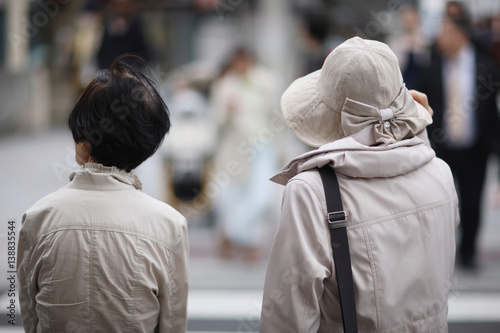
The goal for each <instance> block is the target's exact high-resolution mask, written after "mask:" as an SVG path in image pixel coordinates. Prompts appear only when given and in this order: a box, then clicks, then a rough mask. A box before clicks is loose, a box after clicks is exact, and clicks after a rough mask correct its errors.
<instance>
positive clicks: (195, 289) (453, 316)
mask: <svg viewBox="0 0 500 333" xmlns="http://www.w3.org/2000/svg"><path fill="white" fill-rule="evenodd" d="M73 149H74V148H73V143H72V138H71V135H70V133H69V131H68V130H66V129H56V130H52V131H50V132H46V133H39V134H26V135H21V134H16V135H13V136H8V137H3V138H0V158H1V161H2V163H1V164H0V225H1V228H0V309H1V310H0V313H1V317H0V331H2V332H5V333H8V332H22V328H21V327H20V326H19V325H17V326H15V327H14V326H10V325H8V324H7V316H6V315H5V314H4V313H5V312H6V307H7V304H8V303H9V301H10V299H9V297H8V295H7V293H6V291H7V289H8V281H7V273H6V272H7V271H8V267H7V245H6V236H7V235H6V233H7V226H8V225H7V222H8V221H9V220H11V219H14V220H15V221H16V223H17V228H19V227H20V220H21V216H22V213H23V212H24V211H25V210H26V209H27V208H29V207H30V206H31V205H32V204H33V203H34V202H35V201H36V200H38V199H39V198H41V197H42V196H44V195H46V194H47V193H49V192H52V191H54V190H56V189H57V188H59V187H60V186H63V185H64V184H66V183H67V179H68V175H69V173H70V172H71V170H74V169H77V168H78V167H77V166H76V164H75V162H74V158H73V152H72V150H73ZM490 167H491V168H490V173H489V176H488V181H487V189H486V195H485V197H486V200H485V205H484V212H485V214H484V224H483V228H482V231H481V247H480V261H481V269H480V270H479V271H478V272H476V273H469V272H464V271H462V270H460V269H457V270H456V272H455V276H454V278H453V281H452V288H451V294H450V299H449V307H450V310H449V322H450V333H465V332H481V333H490V332H491V333H499V332H500V209H499V208H495V207H494V205H493V203H492V200H490V198H491V197H492V193H493V190H494V189H495V187H494V186H495V185H496V181H497V180H496V178H495V173H496V174H498V172H497V170H496V169H497V165H496V162H495V161H492V163H490ZM161 170H162V166H161V159H160V158H159V157H154V158H153V159H152V160H150V161H148V162H147V163H145V165H143V166H141V167H140V168H139V169H138V170H137V173H138V175H139V177H140V178H141V180H142V181H143V185H144V191H145V192H146V193H149V194H151V195H152V196H155V197H162V196H163V193H164V191H165V188H164V186H163V185H164V178H162V177H163V176H158V175H161ZM189 229H190V230H189V232H190V246H191V259H190V288H191V289H190V295H189V306H188V314H189V324H188V330H189V331H190V332H257V331H258V319H259V315H260V307H261V301H262V300H261V298H262V288H263V284H264V274H265V269H266V260H265V257H266V255H265V253H267V251H268V247H269V244H270V241H271V238H272V226H270V227H269V235H268V237H269V239H266V240H265V244H266V246H265V248H264V250H263V255H262V257H263V258H262V259H261V260H258V261H255V262H251V263H248V262H245V261H243V260H239V259H238V258H235V259H227V260H222V259H218V258H217V256H216V254H217V247H216V239H217V236H218V233H217V231H216V230H213V229H211V228H208V227H207V226H206V225H205V224H203V223H201V222H198V223H191V224H190V226H189ZM16 304H17V305H18V304H19V302H18V301H16ZM17 321H20V315H19V313H17ZM18 324H19V323H18Z"/></svg>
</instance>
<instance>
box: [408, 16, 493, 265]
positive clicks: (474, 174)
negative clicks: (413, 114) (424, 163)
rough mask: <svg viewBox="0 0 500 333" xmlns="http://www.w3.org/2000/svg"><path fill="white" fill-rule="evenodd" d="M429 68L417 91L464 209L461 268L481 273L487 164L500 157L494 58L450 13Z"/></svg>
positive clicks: (462, 19) (466, 25) (461, 18)
mask: <svg viewBox="0 0 500 333" xmlns="http://www.w3.org/2000/svg"><path fill="white" fill-rule="evenodd" d="M435 46H436V47H435V49H434V50H433V52H432V56H431V60H430V63H429V64H428V66H427V67H425V68H422V69H421V73H420V74H419V81H418V83H417V86H416V87H415V88H416V89H417V90H420V91H422V92H424V93H426V94H427V96H428V99H429V104H430V105H432V108H433V109H434V111H435V115H434V118H433V119H434V123H433V124H432V125H431V126H429V138H430V140H431V142H432V144H433V147H434V149H435V151H436V154H437V155H438V156H439V157H441V158H442V159H443V160H445V161H446V162H447V163H448V164H449V165H450V167H451V170H452V172H453V174H454V178H455V182H456V184H457V185H458V192H459V197H460V205H461V212H460V214H461V221H462V223H461V238H460V243H459V245H458V246H459V248H458V258H459V260H460V261H459V263H460V264H461V265H462V266H463V267H464V268H466V269H475V268H477V259H476V252H477V251H476V240H477V235H478V230H479V226H480V220H481V214H480V210H481V193H482V190H483V185H484V180H485V174H486V164H487V159H488V156H489V155H490V154H491V153H492V152H496V153H498V145H497V144H498V135H499V123H500V121H499V118H498V110H497V105H496V100H495V98H496V94H497V91H498V87H499V86H500V80H499V78H498V73H497V69H496V68H495V66H494V64H493V62H492V61H491V59H490V58H489V57H488V56H487V55H486V54H483V53H482V52H481V51H480V50H479V49H478V48H476V47H475V46H474V44H473V43H472V42H471V38H470V24H469V20H468V18H467V16H466V15H451V14H450V13H447V14H446V15H445V16H444V18H443V22H442V28H441V32H440V34H439V35H438V37H437V40H436V45H435Z"/></svg>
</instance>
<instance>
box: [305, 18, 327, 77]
mask: <svg viewBox="0 0 500 333" xmlns="http://www.w3.org/2000/svg"><path fill="white" fill-rule="evenodd" d="M301 28H302V29H301V37H302V38H301V42H302V43H301V45H302V49H301V51H302V53H303V58H304V60H303V71H302V72H301V73H300V75H303V74H305V73H310V72H313V71H315V70H318V69H320V68H321V66H322V65H323V61H325V58H326V56H327V55H328V51H327V49H326V46H325V41H326V38H327V37H328V33H329V28H330V19H329V17H328V11H327V9H326V8H311V9H309V10H306V12H305V13H304V14H303V18H302V25H301Z"/></svg>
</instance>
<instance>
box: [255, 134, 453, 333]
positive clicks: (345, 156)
mask: <svg viewBox="0 0 500 333" xmlns="http://www.w3.org/2000/svg"><path fill="white" fill-rule="evenodd" d="M327 164H330V165H332V166H333V167H334V169H335V170H336V172H337V175H338V180H339V186H340V190H341V195H342V200H343V204H344V209H345V210H346V212H347V215H348V231H347V233H348V238H349V245H350V252H351V260H352V271H353V278H354V284H355V297H356V306H357V312H358V327H359V331H360V332H367V333H368V332H370V333H404V332H428V333H434V332H447V309H448V306H447V302H448V291H449V288H450V278H451V275H452V272H453V265H454V258H455V237H454V233H455V228H456V227H457V225H458V223H459V215H458V208H457V207H458V203H457V196H456V192H455V187H454V184H453V178H452V175H451V172H450V169H449V167H448V165H447V164H446V163H444V162H443V161H442V160H440V159H438V158H436V157H435V154H434V151H433V150H432V149H431V148H429V147H428V146H427V145H426V144H425V143H424V142H423V141H422V140H421V139H419V138H416V137H415V138H412V139H409V140H404V141H400V142H396V143H394V144H391V145H389V146H385V147H384V146H380V147H368V146H364V145H361V144H359V143H357V142H356V141H354V140H353V139H352V138H345V139H342V140H339V141H335V142H332V143H330V144H327V145H324V146H322V147H321V148H319V149H318V150H315V151H312V152H309V153H306V154H304V155H302V156H301V157H299V158H296V159H295V160H293V161H292V162H291V163H290V164H289V165H288V166H287V167H286V168H285V170H284V171H283V173H281V174H280V175H278V176H276V177H275V178H273V180H274V181H276V182H278V183H281V184H286V187H285V191H284V197H283V202H282V215H281V219H280V222H279V225H278V229H277V232H276V236H275V239H274V244H273V248H272V252H271V256H270V259H269V265H268V270H267V274H266V282H265V288H264V300H263V304H262V318H261V326H260V332H262V333H276V332H294V333H295V332H296V333H301V332H303V333H311V332H321V333H323V332H329V333H332V332H333V333H335V332H343V329H342V320H341V314H340V307H339V301H338V291H337V283H336V279H335V275H334V274H332V272H334V268H333V254H332V249H331V245H330V244H331V243H330V239H329V238H330V235H329V230H328V227H327V222H326V213H327V211H326V202H325V195H324V191H323V185H322V182H321V177H320V175H319V173H318V172H317V171H316V170H315V168H316V167H322V166H324V165H327Z"/></svg>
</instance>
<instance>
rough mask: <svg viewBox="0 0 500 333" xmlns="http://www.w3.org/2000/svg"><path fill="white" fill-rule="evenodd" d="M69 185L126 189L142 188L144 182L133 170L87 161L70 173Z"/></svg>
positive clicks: (83, 187)
mask: <svg viewBox="0 0 500 333" xmlns="http://www.w3.org/2000/svg"><path fill="white" fill-rule="evenodd" d="M69 180H70V183H69V185H68V187H70V188H77V189H82V190H101V191H102V190H108V191H113V190H125V189H130V187H131V186H133V187H134V188H135V189H137V190H142V183H141V181H140V180H139V178H138V177H137V176H136V175H134V174H133V173H132V172H126V171H124V170H121V169H118V168H117V167H114V166H113V167H107V166H104V165H102V164H99V163H85V165H83V166H82V168H81V169H80V170H78V171H75V172H73V173H72V174H71V175H69Z"/></svg>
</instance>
